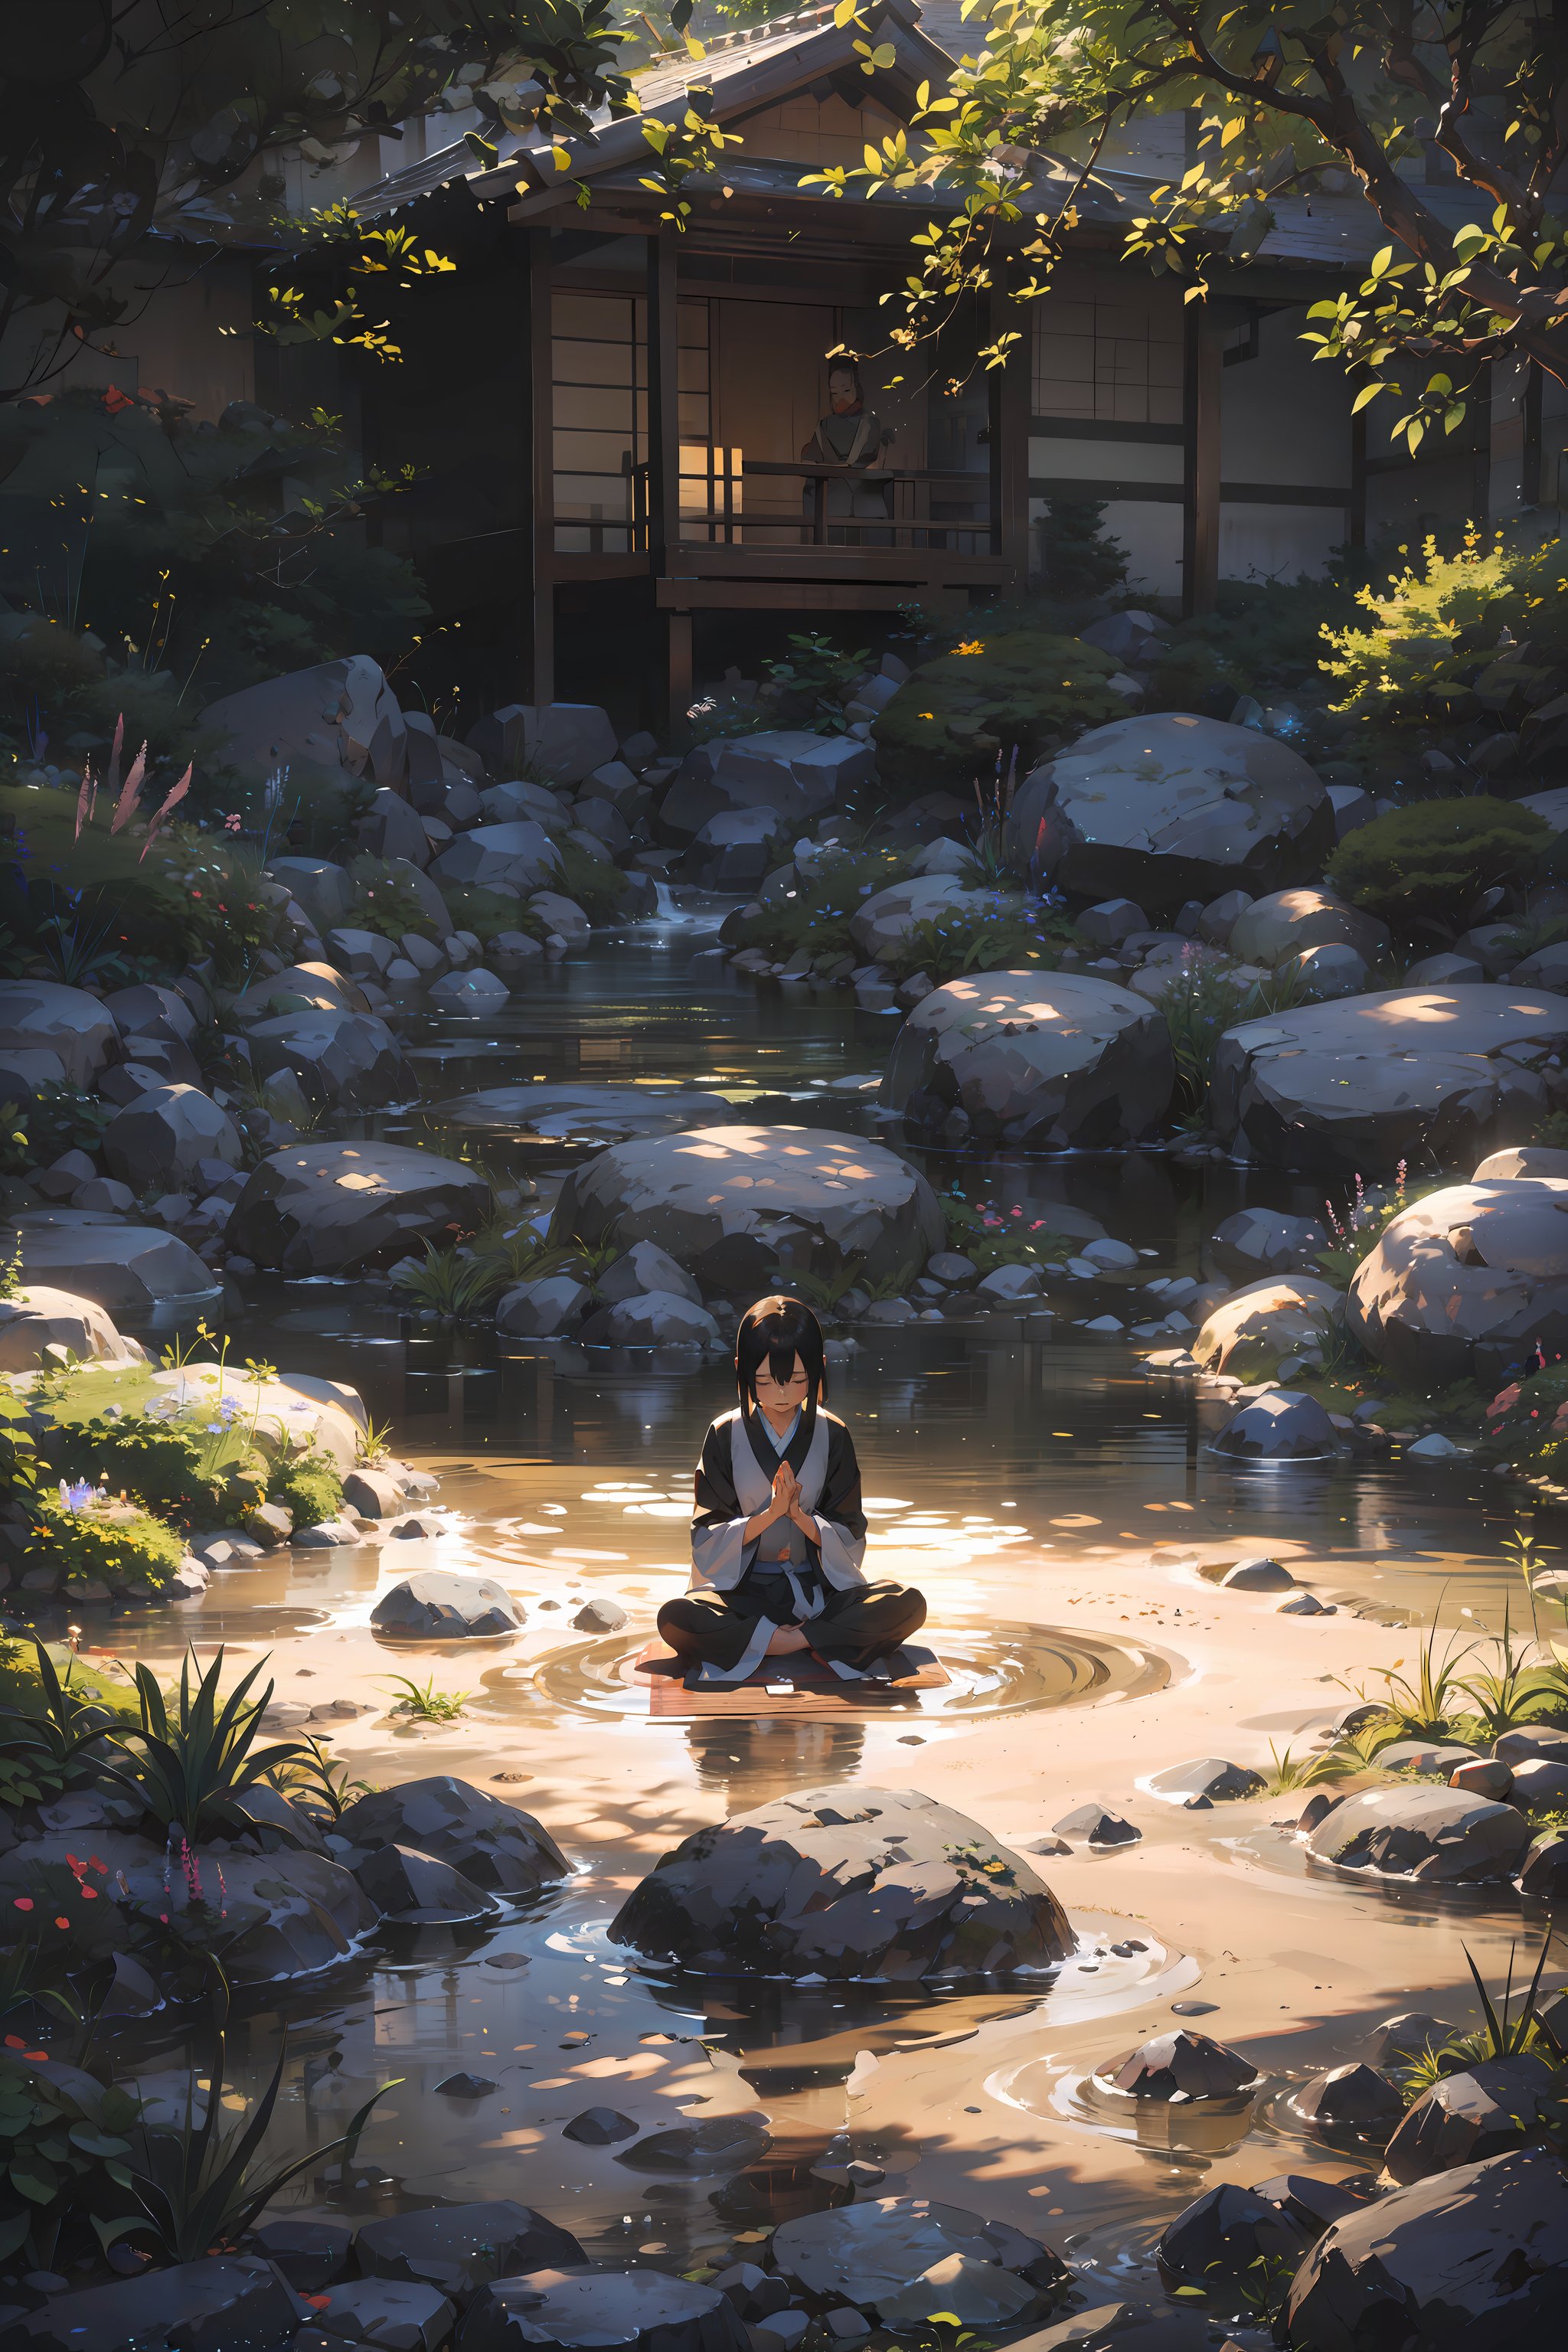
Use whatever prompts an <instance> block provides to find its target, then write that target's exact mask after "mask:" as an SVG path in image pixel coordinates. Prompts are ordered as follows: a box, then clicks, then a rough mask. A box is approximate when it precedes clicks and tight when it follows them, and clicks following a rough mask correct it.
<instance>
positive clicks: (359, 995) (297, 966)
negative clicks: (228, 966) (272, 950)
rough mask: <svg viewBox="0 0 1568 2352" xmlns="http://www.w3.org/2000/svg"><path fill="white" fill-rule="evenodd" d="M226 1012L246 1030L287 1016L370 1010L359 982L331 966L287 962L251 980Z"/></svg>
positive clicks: (364, 1011) (328, 964) (365, 1011)
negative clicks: (260, 1023) (269, 972)
mask: <svg viewBox="0 0 1568 2352" xmlns="http://www.w3.org/2000/svg"><path fill="white" fill-rule="evenodd" d="M229 1010H230V1011H231V1013H233V1014H234V1017H235V1019H236V1020H237V1022H238V1023H239V1024H240V1026H241V1028H243V1029H249V1028H252V1027H254V1025H255V1024H257V1023H258V1022H259V1021H275V1020H277V1019H278V1018H279V1016H280V1015H281V1014H283V1013H367V1012H368V1011H369V1010H370V1007H369V1005H368V1003H367V1002H366V1000H365V994H364V991H363V989H362V988H361V987H360V985H359V982H357V981H356V980H354V979H353V978H352V977H351V976H350V974H349V973H347V972H342V971H338V970H337V968H336V966H335V965H333V964H330V963H291V964H287V965H285V967H284V969H283V970H282V971H278V972H273V973H271V974H270V975H269V976H268V977H267V978H266V979H262V980H256V981H252V982H251V984H250V986H249V987H248V988H247V989H245V990H243V991H242V992H241V993H240V994H239V995H238V996H237V997H236V998H235V1000H234V1003H233V1004H232V1005H231V1006H230V1007H229Z"/></svg>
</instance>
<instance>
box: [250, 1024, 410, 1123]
mask: <svg viewBox="0 0 1568 2352" xmlns="http://www.w3.org/2000/svg"><path fill="white" fill-rule="evenodd" d="M248 1034H249V1039H250V1066H251V1068H252V1069H253V1070H254V1071H255V1072H256V1075H257V1076H258V1077H261V1078H270V1077H275V1076H277V1074H278V1073H279V1071H280V1070H292V1071H293V1073H294V1076H296V1077H297V1078H298V1079H299V1081H300V1091H301V1092H302V1093H303V1094H304V1096H305V1097H306V1099H307V1100H308V1101H310V1102H312V1103H317V1104H321V1106H323V1107H324V1108H331V1109H337V1110H380V1109H381V1108H384V1105H386V1104H387V1103H389V1102H395V1100H396V1099H397V1097H399V1096H400V1095H402V1094H405V1093H407V1092H408V1091H409V1088H410V1080H409V1075H408V1065H407V1063H406V1062H405V1060H404V1058H403V1048H402V1046H401V1045H399V1044H398V1042H397V1040H396V1038H395V1036H394V1035H393V1034H392V1032H391V1030H390V1029H389V1028H388V1027H387V1025H386V1024H385V1022H384V1021H382V1020H379V1019H378V1018H377V1017H376V1015H375V1014H374V1013H352V1012H349V1011H347V1010H344V1011H342V1012H338V1011H335V1010H326V1011H321V1012H310V1013H279V1015H278V1016H277V1017H276V1018H275V1019H273V1020H270V1021H255V1022H252V1024H250V1029H249V1032H248Z"/></svg>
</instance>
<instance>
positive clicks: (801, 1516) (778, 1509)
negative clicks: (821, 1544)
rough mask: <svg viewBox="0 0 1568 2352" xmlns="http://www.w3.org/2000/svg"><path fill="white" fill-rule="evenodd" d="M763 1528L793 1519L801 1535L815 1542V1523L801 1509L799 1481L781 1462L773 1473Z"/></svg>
mask: <svg viewBox="0 0 1568 2352" xmlns="http://www.w3.org/2000/svg"><path fill="white" fill-rule="evenodd" d="M762 1518H763V1526H764V1527H770V1528H771V1527H773V1526H774V1525H775V1524H776V1523H777V1521H778V1520H780V1519H793V1520H794V1521H795V1526H796V1527H797V1528H799V1529H800V1531H801V1533H802V1535H804V1536H809V1537H810V1538H811V1539H812V1541H813V1543H815V1542H816V1520H815V1519H814V1518H812V1517H810V1516H809V1515H808V1514H807V1513H806V1512H805V1511H804V1510H803V1509H802V1508H801V1502H800V1480H799V1479H798V1478H797V1477H796V1476H795V1472H794V1471H793V1470H792V1469H791V1468H790V1466H789V1464H788V1463H787V1462H781V1463H780V1464H779V1466H778V1468H777V1469H776V1470H775V1471H774V1473H773V1501H772V1502H771V1503H770V1504H769V1505H768V1507H767V1509H766V1510H765V1511H764V1512H763V1514H762Z"/></svg>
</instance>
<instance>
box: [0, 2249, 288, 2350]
mask: <svg viewBox="0 0 1568 2352" xmlns="http://www.w3.org/2000/svg"><path fill="white" fill-rule="evenodd" d="M307 2315H308V2314H307V2306H306V2305H304V2304H303V2303H301V2302H300V2298H299V2296H298V2295H297V2294H295V2293H294V2291H293V2289H292V2288H291V2287H290V2286H289V2285H288V2284H287V2283H286V2282H285V2281H284V2280H283V2279H282V2278H281V2277H279V2273H277V2272H276V2271H275V2270H274V2269H273V2267H272V2265H271V2263H268V2262H266V2261H264V2260H263V2259H262V2258H261V2257H260V2256H259V2255H253V2254H221V2255H219V2254H210V2255H207V2256H206V2257H205V2258H204V2259H203V2260H202V2261H199V2262H194V2263H174V2264H173V2265H172V2267H171V2268H169V2269H167V2270H152V2271H143V2272H142V2274H141V2276H140V2277H138V2278H130V2279H116V2280H115V2281H114V2282H113V2283H112V2284H111V2285H109V2286H89V2287H80V2288H78V2289H77V2290H76V2291H75V2292H74V2293H68V2294H49V2295H47V2296H46V2297H45V2298H44V2301H43V2303H42V2305H41V2306H40V2307H39V2308H38V2309H37V2310H33V2311H23V2310H21V2309H19V2307H18V2306H17V2305H16V2304H15V2303H14V2302H13V2303H11V2304H10V2305H9V2308H8V2309H7V2311H6V2312H5V2315H4V2316H0V2347H4V2348H5V2352H130V2347H136V2352H141V2347H142V2346H147V2347H159V2352H161V2347H163V2346H164V2345H174V2344H177V2345H179V2346H181V2347H187V2346H188V2347H190V2352H230V2347H247V2352H248V2347H255V2352H286V2347H288V2345H289V2342H290V2341H291V2339H292V2337H293V2334H294V2331H295V2329H296V2328H297V2327H298V2326H300V2323H301V2321H302V2320H304V2319H305V2318H306V2316H307Z"/></svg>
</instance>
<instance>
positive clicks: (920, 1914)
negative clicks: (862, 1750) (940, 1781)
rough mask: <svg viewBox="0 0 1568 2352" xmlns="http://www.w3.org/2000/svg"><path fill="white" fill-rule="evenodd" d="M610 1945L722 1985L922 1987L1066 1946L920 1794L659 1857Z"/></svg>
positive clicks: (1047, 1919)
mask: <svg viewBox="0 0 1568 2352" xmlns="http://www.w3.org/2000/svg"><path fill="white" fill-rule="evenodd" d="M610 1938H611V1941H612V1942H613V1943H617V1944H628V1945H630V1946H632V1947H633V1948H635V1949H637V1950H638V1951H642V1952H647V1953H648V1954H650V1955H653V1956H656V1957H659V1958H672V1959H678V1960H679V1961H681V1962H682V1963H683V1964H684V1965H685V1966H687V1967H689V1968H692V1969H703V1970H707V1971H709V1972H711V1973H717V1974H728V1973H731V1972H734V1971H736V1970H741V1971H744V1972H746V1973H755V1974H759V1975H764V1976H776V1977H801V1976H823V1977H826V1978H828V1979H839V1978H866V1977H877V1978H879V1979H895V1980H898V1981H918V1980H919V1979H922V1978H926V1977H933V1976H958V1977H969V1976H974V1975H980V1974H984V1973H987V1972H991V1971H998V1972H1000V1971H1005V1970H1007V1969H1017V1968H1024V1967H1027V1968H1046V1967H1049V1966H1050V1965H1052V1964H1053V1963H1054V1962H1056V1961H1058V1960H1060V1959H1063V1958H1066V1956H1067V1954H1068V1952H1069V1951H1070V1950H1071V1948H1072V1940H1073V1939H1072V1934H1071V1930H1070V1929H1069V1928H1068V1924H1067V1916H1066V1914H1065V1913H1064V1912H1063V1910H1062V1907H1061V1906H1060V1904H1059V1903H1058V1901H1057V1899H1056V1897H1055V1895H1053V1894H1052V1893H1051V1891H1050V1889H1049V1888H1048V1887H1047V1885H1045V1883H1044V1881H1043V1880H1042V1879H1040V1878H1038V1877H1037V1875H1036V1874H1035V1872H1034V1871H1033V1870H1032V1869H1030V1867H1029V1866H1028V1864H1026V1862H1024V1861H1023V1860H1022V1859H1021V1858H1020V1857H1019V1856H1017V1855H1016V1854H1014V1853H1008V1852H1007V1851H1005V1849H1003V1848H1001V1847H999V1846H997V1845H996V1843H994V1840H993V1839H991V1838H990V1837H989V1836H987V1834H986V1832H984V1830H983V1829H981V1828H980V1827H979V1825H978V1824H977V1823H976V1822H973V1821H970V1820H969V1819H968V1818H967V1817H966V1816H965V1815H964V1814H963V1813H960V1812H957V1811H953V1809H952V1807H950V1806H947V1805H941V1804H937V1803H936V1802H934V1801H932V1800H931V1798H929V1797H925V1796H922V1795H921V1793H920V1792H919V1791H918V1790H903V1789H900V1790H889V1789H876V1788H861V1787H858V1786H856V1785H853V1784H851V1785H850V1786H848V1787H847V1788H841V1789H835V1790H806V1791H803V1792H801V1793H799V1794H796V1795H792V1796H788V1797H781V1798H778V1799H775V1800H774V1801H773V1803H771V1804H767V1805H763V1806H759V1807H758V1808H757V1809H756V1811H752V1812H746V1813H739V1814H736V1815H734V1816H732V1817H731V1819H730V1820H729V1821H727V1822H717V1823H713V1824H711V1825H710V1826H708V1827H706V1828H703V1829H700V1830H699V1831H697V1832H695V1833H694V1834H693V1835H692V1836H691V1837H689V1838H687V1839H686V1840H684V1841H683V1843H681V1844H680V1845H679V1846H677V1847H676V1848H675V1849H674V1850H673V1851H672V1852H671V1853H667V1854H665V1855H664V1856H663V1857H662V1859H661V1860H660V1861H659V1863H658V1865H657V1867H656V1868H655V1869H654V1870H653V1871H652V1872H651V1873H650V1874H649V1875H648V1876H647V1878H645V1879H644V1880H643V1882H642V1884H641V1885H640V1886H638V1887H637V1888H636V1889H635V1890H634V1891H633V1893H632V1894H631V1895H628V1897H627V1898H626V1902H625V1903H624V1904H623V1905H622V1906H621V1909H620V1911H619V1912H618V1913H617V1914H616V1918H615V1919H614V1920H613V1922H612V1923H611V1927H610Z"/></svg>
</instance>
